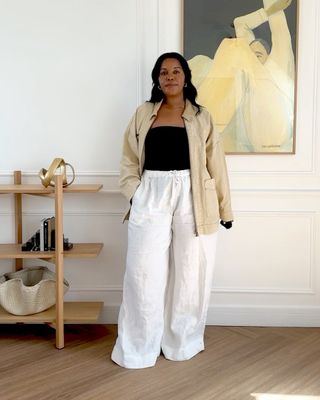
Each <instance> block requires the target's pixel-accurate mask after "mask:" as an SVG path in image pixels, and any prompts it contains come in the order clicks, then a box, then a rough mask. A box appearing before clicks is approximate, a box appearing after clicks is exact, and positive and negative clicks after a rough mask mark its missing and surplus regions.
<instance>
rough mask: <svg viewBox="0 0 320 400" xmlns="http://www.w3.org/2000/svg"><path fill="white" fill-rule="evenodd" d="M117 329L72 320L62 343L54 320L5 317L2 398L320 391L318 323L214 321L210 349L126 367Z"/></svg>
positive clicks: (225, 399) (199, 398)
mask: <svg viewBox="0 0 320 400" xmlns="http://www.w3.org/2000/svg"><path fill="white" fill-rule="evenodd" d="M115 337H116V326H115V325H82V326H81V325H69V326H67V327H66V347H65V349H63V350H56V349H55V347H54V333H53V331H52V329H51V328H50V327H47V326H45V325H0V399H1V400H27V399H28V400H29V399H30V400H35V399H37V400H49V399H50V400H57V399H59V400H60V399H65V400H74V399H77V400H151V399H152V400H171V399H174V400H187V399H192V400H211V399H216V400H249V399H251V400H254V397H252V396H251V393H274V394H288V395H289V394H290V395H294V394H296V395H297V394H300V395H310V396H311V395H313V396H319V395H320V329H319V328H231V327H230V328H228V327H213V326H210V327H207V329H206V335H205V343H206V350H205V351H204V352H202V353H200V354H199V355H197V356H196V357H194V358H193V359H192V360H189V361H184V362H172V361H167V360H165V359H164V358H163V357H162V356H161V357H159V359H158V362H157V364H156V366H155V367H153V368H148V369H144V370H126V369H123V368H120V367H118V366H117V365H116V364H114V363H113V362H112V361H110V353H111V350H112V346H113V343H114V341H115ZM284 398H285V399H286V400H287V399H290V398H291V397H284ZM292 399H295V400H299V398H298V397H292ZM306 399H309V397H306ZM311 399H313V397H310V400H311ZM270 400H273V397H270ZM277 400H280V398H278V397H277Z"/></svg>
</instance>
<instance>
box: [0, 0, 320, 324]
mask: <svg viewBox="0 0 320 400" xmlns="http://www.w3.org/2000/svg"><path fill="white" fill-rule="evenodd" d="M181 3H182V2H181V0H122V1H118V2H113V1H108V0H104V1H103V0H81V1H75V0H73V1H72V0H56V1H54V2H52V1H49V0H28V2H26V1H24V0H11V1H10V2H8V1H5V0H0V10H1V13H0V54H1V62H0V138H1V142H0V181H1V182H2V183H5V182H10V181H11V180H12V171H13V170H14V169H21V170H22V171H23V180H24V181H25V182H37V181H38V178H37V172H38V170H39V169H40V168H41V167H45V166H48V165H49V163H50V161H51V160H52V158H54V157H57V156H62V157H64V158H65V159H66V160H67V161H69V162H70V163H71V164H73V165H74V167H75V168H76V171H77V182H78V183H81V182H101V183H103V184H104V189H103V191H102V192H101V193H99V194H88V195H85V196H84V195H74V196H70V195H66V196H65V227H64V231H65V235H66V236H67V237H69V239H70V240H71V241H74V242H77V241H102V242H104V250H103V252H102V254H101V255H100V256H99V257H98V258H97V259H89V260H81V261H79V260H67V261H66V268H65V274H66V278H67V279H68V280H69V281H70V284H71V289H70V291H69V293H68V294H67V299H72V300H103V301H105V310H104V313H103V315H102V318H101V322H116V317H117V312H118V307H119V304H120V301H121V294H122V278H123V273H124V263H125V253H126V225H123V224H121V216H122V213H123V211H124V209H125V206H126V203H125V200H124V199H123V198H122V197H121V195H120V194H119V193H118V192H117V178H118V169H119V168H118V165H119V157H120V151H121V141H122V134H123V130H124V128H125V126H126V124H127V122H128V120H129V117H130V115H131V114H132V113H133V111H134V109H135V107H136V106H137V105H138V104H140V103H141V102H143V101H144V100H146V99H147V98H148V97H149V93H150V87H151V81H150V73H151V69H152V66H153V64H154V61H155V59H156V57H157V56H158V55H159V54H160V53H162V52H164V51H169V50H170V51H171V50H177V51H181V43H182V35H181V32H182V30H181V18H182V14H181ZM319 22H320V5H319V4H318V1H317V0H308V1H306V0H301V1H300V27H299V30H300V33H299V36H300V37H299V63H298V69H299V75H298V116H297V145H296V148H297V152H296V154H295V155H269V156H266V155H256V156H254V155H250V156H235V155H232V156H228V157H227V162H228V166H229V170H230V180H231V187H232V199H233V207H234V211H235V217H236V222H235V224H234V228H232V230H231V231H225V230H222V231H221V232H220V233H219V235H220V238H219V246H218V259H217V265H216V270H215V279H214V284H213V289H212V300H211V307H210V310H209V314H208V323H211V324H230V325H235V324H239V325H298V326H299V325H301V326H320V246H319V238H320V228H319V227H320V218H319V211H320V201H319V200H320V166H319V159H320V144H319V119H318V113H317V110H319V106H320V100H319V96H318V89H319V72H318V70H319V65H318V64H319V55H320V47H319ZM0 199H1V203H0V204H1V209H0V220H1V223H0V226H1V229H0V241H1V242H10V241H12V240H13V237H14V232H13V204H12V197H10V196H1V198H0ZM52 213H53V203H52V200H50V199H42V198H36V197H28V196H25V197H24V238H25V239H26V238H27V237H28V236H30V235H31V233H32V232H33V231H34V230H35V229H36V227H37V224H38V222H39V220H40V219H41V218H42V217H44V216H48V215H51V214H52ZM34 263H35V262H34ZM41 263H43V262H41ZM11 266H12V262H11V261H1V262H0V273H2V272H5V271H7V270H8V269H10V268H11Z"/></svg>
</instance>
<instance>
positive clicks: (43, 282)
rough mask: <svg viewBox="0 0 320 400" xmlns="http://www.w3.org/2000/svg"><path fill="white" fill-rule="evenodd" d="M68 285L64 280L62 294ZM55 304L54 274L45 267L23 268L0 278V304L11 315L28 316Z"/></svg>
mask: <svg viewBox="0 0 320 400" xmlns="http://www.w3.org/2000/svg"><path fill="white" fill-rule="evenodd" d="M68 289H69V283H68V282H67V281H66V280H64V293H66V292H67V291H68ZM55 303H56V274H55V273H54V272H52V271H50V270H49V269H48V268H47V267H33V268H25V269H22V270H20V271H17V272H12V273H10V272H9V273H6V274H4V275H2V276H0V304H1V306H2V307H3V308H4V309H5V310H6V311H8V312H9V313H11V314H14V315H29V314H35V313H39V312H41V311H44V310H46V309H48V308H50V307H51V306H53V305H54V304H55Z"/></svg>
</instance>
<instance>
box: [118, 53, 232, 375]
mask: <svg viewBox="0 0 320 400" xmlns="http://www.w3.org/2000/svg"><path fill="white" fill-rule="evenodd" d="M152 80H153V89H152V93H151V99H150V101H149V102H146V103H144V104H143V105H141V106H140V107H138V109H137V110H136V112H135V114H134V116H133V118H132V119H131V121H130V123H129V126H128V128H127V131H126V133H125V137H124V145H123V155H122V161H121V172H120V188H121V191H122V193H123V194H124V195H125V196H126V197H127V199H128V200H129V201H130V203H131V204H132V206H131V210H130V218H129V226H128V253H127V265H126V273H125V277H124V287H123V302H122V305H121V308H120V314H119V321H118V338H117V342H116V344H115V346H114V349H113V352H112V356H111V358H112V360H113V361H114V362H116V363H117V364H119V365H120V366H122V367H125V368H146V367H151V366H154V364H155V363H156V360H157V357H158V356H159V354H160V351H161V350H162V352H163V354H164V356H165V357H166V358H167V359H170V360H176V361H182V360H188V359H190V358H191V357H193V356H194V355H196V354H197V353H199V352H200V351H202V350H203V349H204V343H203V334H204V328H205V322H206V315H207V309H208V303H209V298H210V290H211V284H212V273H213V267H214V259H215V252H216V251H215V245H216V235H217V234H216V231H217V230H218V226H219V221H220V219H221V223H222V224H223V225H224V226H225V227H226V228H229V227H231V225H232V222H231V221H232V220H233V215H232V211H231V204H230V194H229V183H228V176H227V170H226V164H225V158H224V152H223V149H222V145H221V141H220V137H219V136H218V135H217V134H215V132H214V131H213V123H212V120H211V117H210V115H209V113H208V112H207V111H206V110H205V109H203V108H202V107H200V106H199V105H198V104H197V103H196V96H197V91H196V89H195V87H194V86H193V85H192V83H191V71H190V69H189V67H188V64H187V62H186V60H185V59H184V58H183V57H182V56H181V55H180V54H178V53H165V54H163V55H161V56H160V57H159V58H158V60H157V61H156V64H155V66H154V68H153V71H152ZM128 214H129V213H128ZM127 218H128V215H127Z"/></svg>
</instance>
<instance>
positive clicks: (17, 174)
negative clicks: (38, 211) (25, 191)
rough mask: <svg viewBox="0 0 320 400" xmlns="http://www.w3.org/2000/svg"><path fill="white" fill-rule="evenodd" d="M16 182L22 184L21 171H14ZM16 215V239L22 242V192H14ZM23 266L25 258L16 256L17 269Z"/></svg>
mask: <svg viewBox="0 0 320 400" xmlns="http://www.w3.org/2000/svg"><path fill="white" fill-rule="evenodd" d="M14 183H15V184H16V185H20V184H21V171H14ZM14 215H15V241H16V243H17V244H22V194H20V193H15V194H14ZM22 268H23V259H22V258H16V260H15V269H16V271H19V270H20V269H22Z"/></svg>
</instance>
